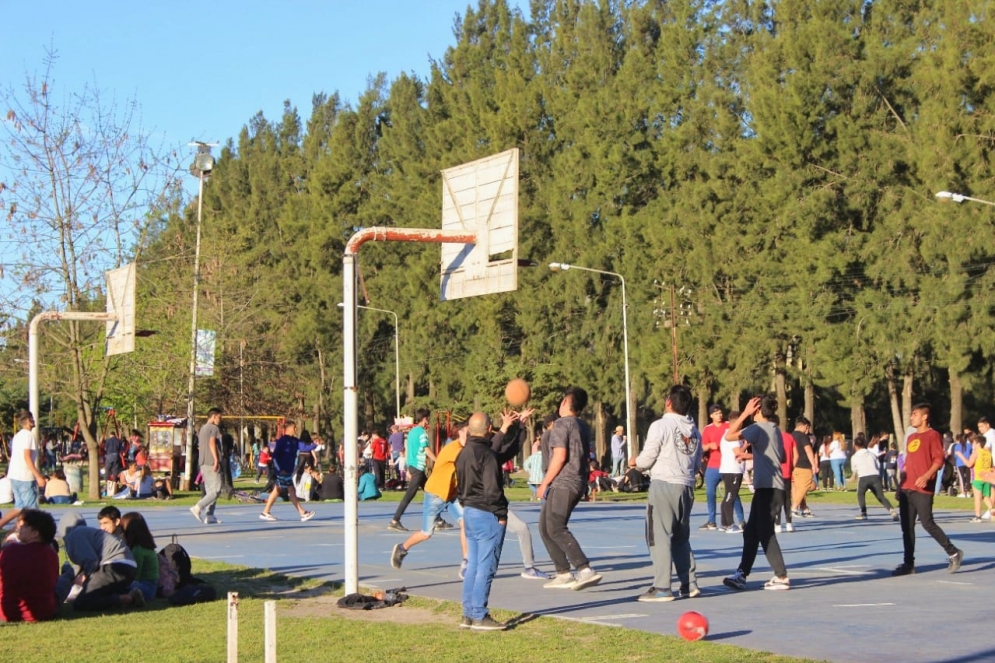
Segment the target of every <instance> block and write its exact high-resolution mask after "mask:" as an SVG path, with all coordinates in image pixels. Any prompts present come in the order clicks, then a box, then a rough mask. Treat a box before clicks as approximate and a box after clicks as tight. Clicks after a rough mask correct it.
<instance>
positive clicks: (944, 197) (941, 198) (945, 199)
mask: <svg viewBox="0 0 995 663" xmlns="http://www.w3.org/2000/svg"><path fill="white" fill-rule="evenodd" d="M936 200H937V201H938V202H941V203H962V202H964V201H965V200H969V201H971V202H972V203H981V204H982V205H991V206H992V207H995V203H993V202H991V201H990V200H984V199H982V198H972V197H971V196H965V195H964V194H962V193H953V192H951V191H938V192H937V193H936Z"/></svg>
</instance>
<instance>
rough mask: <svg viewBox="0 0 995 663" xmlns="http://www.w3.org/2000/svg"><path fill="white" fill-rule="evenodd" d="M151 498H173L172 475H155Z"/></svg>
mask: <svg viewBox="0 0 995 663" xmlns="http://www.w3.org/2000/svg"><path fill="white" fill-rule="evenodd" d="M152 499H154V500H171V499H173V475H172V474H167V475H166V476H163V477H156V478H155V480H153V482H152Z"/></svg>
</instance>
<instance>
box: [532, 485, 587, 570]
mask: <svg viewBox="0 0 995 663" xmlns="http://www.w3.org/2000/svg"><path fill="white" fill-rule="evenodd" d="M582 497H584V488H583V487H579V488H577V489H576V490H571V489H569V488H562V487H556V488H553V487H552V486H550V487H549V488H547V489H546V499H545V501H543V503H542V509H541V510H540V511H539V535H540V536H541V537H542V542H543V544H544V545H545V546H546V552H548V553H549V558H550V559H551V560H553V566H554V567H555V568H556V572H557V573H569V572H570V565H571V564H572V565H573V567H574V568H575V569H582V568H584V567H585V566H589V565H590V562H589V561H588V559H587V556H586V555H584V551H583V550H581V548H580V544H579V543H577V539H575V538H574V535H573V534H571V532H570V530H569V529H567V523H568V522H570V514H572V513H573V510H574V508H575V507H576V506H577V504H578V503H579V502H580V500H581V498H582Z"/></svg>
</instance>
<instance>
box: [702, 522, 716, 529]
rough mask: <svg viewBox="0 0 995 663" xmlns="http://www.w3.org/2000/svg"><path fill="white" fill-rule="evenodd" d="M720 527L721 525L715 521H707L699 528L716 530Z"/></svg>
mask: <svg viewBox="0 0 995 663" xmlns="http://www.w3.org/2000/svg"><path fill="white" fill-rule="evenodd" d="M718 528H719V526H718V525H716V524H715V523H705V524H704V525H702V526H701V527H699V528H698V529H706V530H715V529H718Z"/></svg>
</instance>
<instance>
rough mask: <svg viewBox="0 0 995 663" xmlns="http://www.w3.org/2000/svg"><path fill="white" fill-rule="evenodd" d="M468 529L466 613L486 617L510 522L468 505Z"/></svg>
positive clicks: (464, 592)
mask: <svg viewBox="0 0 995 663" xmlns="http://www.w3.org/2000/svg"><path fill="white" fill-rule="evenodd" d="M463 526H464V527H465V529H466V553H467V554H466V576H465V577H464V579H463V616H464V617H469V618H470V619H483V618H484V617H486V616H487V613H488V611H487V598H488V597H489V596H490V594H491V582H493V581H494V575H495V574H496V573H497V568H498V562H500V561H501V548H502V547H503V546H504V532H505V528H506V527H507V524H506V523H499V522H498V519H497V516H495V515H494V514H493V513H491V512H490V511H481V510H480V509H474V508H473V507H472V506H468V507H466V508H464V509H463Z"/></svg>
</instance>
